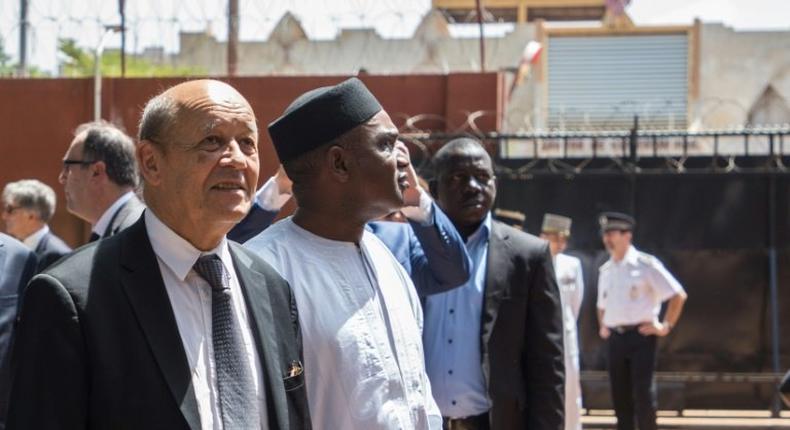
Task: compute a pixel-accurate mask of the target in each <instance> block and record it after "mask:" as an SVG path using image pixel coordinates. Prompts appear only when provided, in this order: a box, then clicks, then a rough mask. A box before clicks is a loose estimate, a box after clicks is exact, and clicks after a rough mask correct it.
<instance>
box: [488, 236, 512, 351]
mask: <svg viewBox="0 0 790 430" xmlns="http://www.w3.org/2000/svg"><path fill="white" fill-rule="evenodd" d="M509 239H510V237H509V236H508V234H507V232H506V231H504V230H503V229H502V228H501V225H499V223H498V222H496V221H494V222H493V223H492V224H491V238H490V239H489V242H488V261H487V269H486V286H485V288H486V289H485V298H484V299H483V318H482V319H481V324H482V327H481V340H482V347H483V352H484V353H485V351H487V345H488V340H489V339H490V338H491V332H492V331H493V329H494V325H495V324H496V319H497V314H498V313H499V304H500V302H501V301H502V295H503V294H504V292H505V289H506V287H507V281H508V279H509V278H510V273H509V263H510V258H508V257H509V255H510V241H509Z"/></svg>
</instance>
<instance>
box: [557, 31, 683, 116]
mask: <svg viewBox="0 0 790 430" xmlns="http://www.w3.org/2000/svg"><path fill="white" fill-rule="evenodd" d="M547 55H548V84H549V85H548V87H549V90H548V97H549V118H548V119H549V121H548V124H549V127H550V128H561V129H568V130H572V129H590V128H596V129H600V128H605V129H618V128H628V127H630V126H631V125H632V124H633V118H634V115H638V116H639V123H640V127H642V128H685V127H686V115H687V95H688V38H687V36H686V35H685V34H670V35H637V36H587V37H575V36H574V37H568V36H552V37H550V38H549V46H548V50H547Z"/></svg>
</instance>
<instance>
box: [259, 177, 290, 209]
mask: <svg viewBox="0 0 790 430" xmlns="http://www.w3.org/2000/svg"><path fill="white" fill-rule="evenodd" d="M290 198H291V195H290V194H285V193H280V186H279V185H277V181H275V180H274V176H272V177H271V178H269V180H268V181H266V183H264V184H263V186H261V188H260V189H259V190H258V192H257V193H255V200H256V201H257V202H258V204H259V205H261V207H262V208H263V209H266V210H267V211H279V210H280V209H281V208H282V207H283V206H285V203H287V202H288V200H290Z"/></svg>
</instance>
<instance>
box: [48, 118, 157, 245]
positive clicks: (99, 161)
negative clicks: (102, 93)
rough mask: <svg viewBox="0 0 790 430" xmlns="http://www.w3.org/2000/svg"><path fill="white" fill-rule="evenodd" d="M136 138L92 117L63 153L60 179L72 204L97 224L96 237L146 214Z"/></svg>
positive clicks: (70, 207)
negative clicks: (139, 193)
mask: <svg viewBox="0 0 790 430" xmlns="http://www.w3.org/2000/svg"><path fill="white" fill-rule="evenodd" d="M134 150H135V149H134V142H133V141H132V138H130V137H129V136H127V135H126V133H124V132H123V131H121V130H120V129H119V128H117V127H116V126H114V125H112V124H110V123H108V122H105V121H97V122H89V123H85V124H82V125H80V126H79V127H77V130H76V131H75V132H74V140H72V142H71V144H70V145H69V148H68V150H67V151H66V155H64V156H63V169H62V170H61V171H60V177H59V180H60V183H61V184H63V189H64V191H65V193H66V208H67V209H68V210H69V212H71V213H72V214H74V215H76V216H77V217H79V218H81V219H83V220H85V221H87V222H89V223H90V224H91V236H90V241H91V242H92V241H94V240H98V239H101V238H106V237H110V236H112V235H114V234H116V233H118V232H119V231H121V230H123V229H124V228H126V227H129V226H131V225H132V224H134V222H135V221H137V219H138V218H140V214H142V213H143V209H144V208H145V206H144V205H143V203H142V202H141V201H140V199H139V198H138V197H137V196H136V195H135V193H134V191H135V188H137V182H138V173H137V164H136V163H135V155H134Z"/></svg>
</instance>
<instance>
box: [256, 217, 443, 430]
mask: <svg viewBox="0 0 790 430" xmlns="http://www.w3.org/2000/svg"><path fill="white" fill-rule="evenodd" d="M245 246H247V247H249V248H250V249H252V250H253V251H255V252H256V253H258V255H260V256H261V257H263V259H264V260H266V261H267V262H268V263H269V264H271V265H272V266H273V267H274V268H275V269H276V270H277V271H278V272H279V273H280V275H282V276H283V277H284V278H285V279H286V280H287V281H288V282H289V283H290V284H291V288H292V289H293V292H294V297H295V298H296V304H297V306H298V308H299V322H300V325H301V328H302V335H303V338H304V367H305V372H304V373H305V377H306V381H305V384H306V388H307V399H308V403H309V406H310V415H311V418H312V420H313V427H314V428H315V429H317V430H318V429H328V430H339V429H360V430H362V429H364V430H377V429H417V430H423V429H437V430H438V429H440V428H441V424H442V421H441V415H440V413H439V409H438V408H437V406H436V403H435V402H434V400H433V397H432V395H431V386H430V383H429V381H428V377H427V375H426V373H425V363H424V359H423V349H422V343H421V341H420V337H421V336H420V332H421V328H422V311H421V309H420V301H419V298H418V297H417V294H416V291H415V290H414V286H413V284H412V282H411V279H410V278H409V275H408V274H407V273H406V271H405V270H404V269H403V267H401V265H400V264H398V261H397V260H396V259H395V257H393V256H392V254H391V253H390V252H389V250H388V249H387V248H386V247H385V246H384V244H383V243H382V242H381V241H380V240H379V239H378V238H376V237H375V236H374V235H373V234H372V233H370V232H368V231H365V232H364V234H363V237H362V240H361V241H360V244H359V246H357V245H356V244H354V243H351V242H339V241H333V240H329V239H325V238H323V237H320V236H316V235H314V234H312V233H310V232H308V231H306V230H304V229H302V228H301V227H299V226H297V225H296V224H295V223H294V222H293V221H292V219H291V218H290V217H289V218H286V219H284V220H282V221H280V222H278V223H276V224H274V225H273V226H271V227H269V228H268V229H266V230H265V231H264V232H263V233H261V234H260V235H258V236H256V237H255V238H253V239H252V240H250V241H248V242H247V243H246V244H245Z"/></svg>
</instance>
